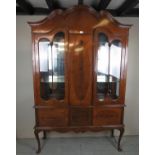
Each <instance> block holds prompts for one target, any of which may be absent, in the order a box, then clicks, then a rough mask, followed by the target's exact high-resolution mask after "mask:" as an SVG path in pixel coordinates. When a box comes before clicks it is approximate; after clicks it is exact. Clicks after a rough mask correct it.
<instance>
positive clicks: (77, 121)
mask: <svg viewBox="0 0 155 155" xmlns="http://www.w3.org/2000/svg"><path fill="white" fill-rule="evenodd" d="M70 125H71V126H89V125H91V109H90V108H71V112H70Z"/></svg>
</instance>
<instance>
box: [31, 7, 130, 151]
mask: <svg viewBox="0 0 155 155" xmlns="http://www.w3.org/2000/svg"><path fill="white" fill-rule="evenodd" d="M29 24H30V26H31V30H32V60H33V80H34V99H35V105H34V108H35V118H36V120H35V127H34V133H35V136H36V139H37V142H38V150H37V152H38V153H39V152H40V151H41V147H40V140H39V132H43V135H44V138H46V133H47V132H50V131H57V132H68V131H74V132H86V131H94V132H97V131H102V130H110V131H111V133H112V135H113V132H114V129H117V130H119V131H120V135H119V138H118V143H117V148H118V150H119V151H120V150H121V148H120V141H121V138H122V135H123V132H124V123H123V118H124V107H125V103H124V101H125V86H126V72H127V44H128V32H129V28H130V26H131V25H124V24H120V23H119V22H118V21H116V20H115V19H114V18H113V17H112V16H111V15H110V14H109V13H108V12H106V11H101V12H99V13H97V12H96V11H95V10H93V9H92V8H90V7H88V6H85V5H77V6H74V7H72V8H70V9H68V10H66V11H62V10H55V11H53V12H51V14H50V15H49V16H48V17H46V18H45V19H43V20H42V21H39V22H29Z"/></svg>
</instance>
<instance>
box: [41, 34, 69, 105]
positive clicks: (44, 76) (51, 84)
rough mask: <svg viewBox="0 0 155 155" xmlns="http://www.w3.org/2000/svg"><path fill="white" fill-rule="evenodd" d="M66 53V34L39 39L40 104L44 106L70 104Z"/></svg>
mask: <svg viewBox="0 0 155 155" xmlns="http://www.w3.org/2000/svg"><path fill="white" fill-rule="evenodd" d="M66 53H67V52H66V50H65V33H64V32H57V33H55V34H54V35H53V37H51V36H50V35H47V36H44V37H42V38H40V39H39V43H38V55H39V76H38V80H39V83H40V85H39V88H38V90H39V91H38V92H39V95H38V96H39V99H40V102H39V103H43V104H44V105H45V104H50V105H51V104H57V105H59V104H66V103H68V101H67V97H68V95H67V86H68V85H67V82H68V80H67V74H66V72H67V69H66V68H67V63H66Z"/></svg>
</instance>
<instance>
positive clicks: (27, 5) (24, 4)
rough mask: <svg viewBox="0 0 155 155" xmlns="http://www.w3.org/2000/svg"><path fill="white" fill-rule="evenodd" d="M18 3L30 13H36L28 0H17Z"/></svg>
mask: <svg viewBox="0 0 155 155" xmlns="http://www.w3.org/2000/svg"><path fill="white" fill-rule="evenodd" d="M16 3H17V4H18V5H19V7H20V8H21V9H22V10H24V11H25V12H27V13H28V14H30V15H31V14H33V13H34V7H33V6H32V5H31V3H29V2H28V1H26V0H16Z"/></svg>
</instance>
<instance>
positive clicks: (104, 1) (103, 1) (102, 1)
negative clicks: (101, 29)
mask: <svg viewBox="0 0 155 155" xmlns="http://www.w3.org/2000/svg"><path fill="white" fill-rule="evenodd" d="M110 2H111V0H100V2H99V4H98V9H99V10H105V9H106V8H107V6H108V5H109V3H110Z"/></svg>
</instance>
